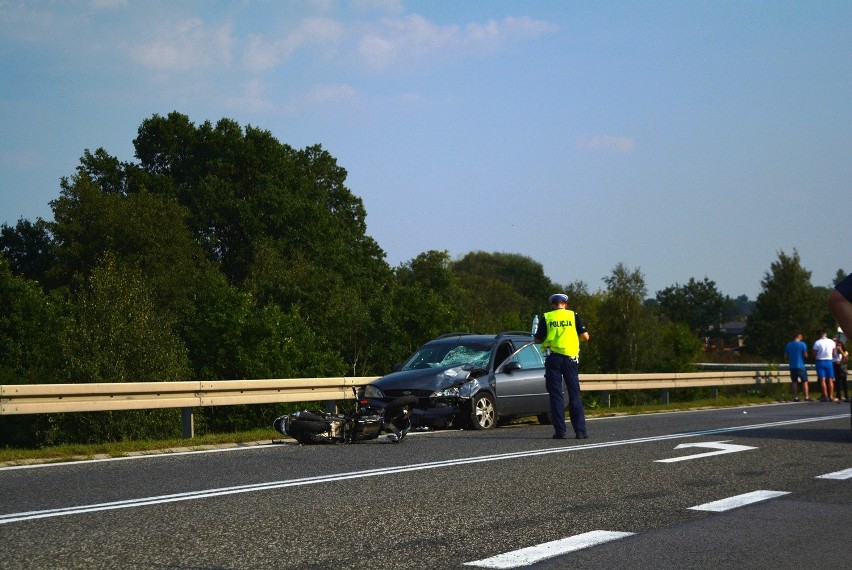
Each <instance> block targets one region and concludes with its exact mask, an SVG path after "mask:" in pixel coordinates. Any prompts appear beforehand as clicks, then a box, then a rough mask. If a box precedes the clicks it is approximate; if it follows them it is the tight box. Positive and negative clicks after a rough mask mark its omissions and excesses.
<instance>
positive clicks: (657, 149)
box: [0, 0, 852, 299]
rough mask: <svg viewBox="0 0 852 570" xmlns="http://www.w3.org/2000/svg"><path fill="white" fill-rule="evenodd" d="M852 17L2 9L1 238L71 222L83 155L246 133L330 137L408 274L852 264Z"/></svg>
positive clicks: (353, 7)
mask: <svg viewBox="0 0 852 570" xmlns="http://www.w3.org/2000/svg"><path fill="white" fill-rule="evenodd" d="M850 38H852V2H848V1H845V0H840V1H807V2H788V1H783V0H775V1H748V0H738V1H724V0H722V1H712V2H705V1H698V0H696V1H676V2H667V1H659V0H653V1H645V2H631V1H622V2H605V1H603V2H591V1H571V0H563V1H536V0H525V1H495V0H490V1H478V0H468V1H463V2H461V1H460V2H446V1H423V2H414V1H398V0H353V1H344V0H317V1H298V2H297V1H282V2H273V1H254V2H224V1H182V2H180V1H179V2H171V1H162V2H161V1H157V0H148V1H135V0H126V1H123V0H77V1H75V0H70V1H64V2H46V1H44V2H39V1H24V2H17V1H9V0H0V198H2V199H0V223H6V224H8V225H14V224H15V223H16V222H17V220H18V219H20V218H24V219H28V220H35V219H36V218H38V217H42V218H45V219H52V212H51V210H50V206H49V202H50V201H51V200H53V199H55V198H56V197H57V196H58V195H59V180H60V178H61V177H62V176H69V175H71V174H73V173H74V169H75V167H76V166H77V164H78V162H79V158H80V157H81V156H82V155H83V152H84V150H85V149H90V150H94V149H96V148H99V147H103V148H104V149H105V150H106V151H107V152H108V153H110V154H112V155H114V156H117V157H118V158H119V159H121V160H126V161H131V160H134V157H133V146H132V140H133V138H134V137H135V136H136V131H137V129H138V127H139V125H140V124H141V123H142V121H143V120H144V119H146V118H148V117H150V116H152V115H154V114H160V115H165V114H168V113H169V112H171V111H178V112H180V113H183V114H185V115H188V116H189V117H190V119H191V120H192V121H193V122H195V123H196V124H200V123H202V122H204V121H206V120H210V121H212V122H214V123H215V122H216V121H217V120H218V119H221V118H223V117H224V118H229V119H233V120H235V121H237V122H238V123H240V124H241V125H243V126H246V125H253V126H256V127H260V128H263V129H267V130H269V131H270V132H271V133H272V134H273V135H274V136H275V137H276V138H277V139H278V140H279V141H281V142H282V143H286V144H289V145H291V146H293V147H296V148H304V147H306V146H309V145H314V144H321V145H322V146H323V148H325V149H326V150H327V151H329V152H330V153H331V154H332V155H333V156H335V157H336V158H337V160H338V164H339V165H340V166H342V167H343V168H345V169H346V170H347V172H348V178H347V186H348V187H349V188H350V190H351V191H352V192H353V193H354V194H356V195H358V196H360V197H361V198H362V199H363V200H364V204H365V206H366V208H367V214H368V216H367V226H368V233H369V234H370V235H371V236H372V237H373V238H375V239H376V241H377V242H378V243H379V245H380V246H381V247H382V248H383V249H384V250H385V252H386V253H387V261H388V263H390V264H391V265H392V266H396V265H398V264H400V263H403V262H406V261H408V260H410V259H412V258H414V257H416V256H417V255H418V254H419V253H421V252H424V251H427V250H431V249H436V250H447V251H449V252H450V254H451V255H452V256H453V257H454V258H456V257H459V256H462V255H464V254H466V253H468V252H470V251H486V252H507V253H518V254H522V255H527V256H529V257H531V258H533V259H535V260H537V261H539V262H541V263H542V264H543V266H544V269H545V273H546V274H547V275H548V276H549V277H550V278H551V279H553V280H554V281H557V282H560V283H569V282H574V281H578V280H581V281H585V282H586V283H588V285H589V287H590V289H591V290H597V289H600V288H603V287H604V283H603V281H602V278H603V277H605V276H607V275H609V274H610V273H611V271H612V269H613V268H614V267H615V266H616V264H617V263H619V262H621V263H624V264H625V265H626V266H627V267H628V268H631V269H633V268H639V269H640V270H641V271H642V273H643V274H644V275H645V280H646V284H647V286H648V293H649V295H650V296H653V295H654V293H655V292H656V291H658V290H660V289H663V288H665V287H668V286H671V285H674V284H676V283H679V284H683V283H686V282H687V281H688V280H689V279H690V278H691V277H694V278H696V279H698V280H701V279H703V278H704V277H708V278H709V279H712V280H713V281H715V282H716V284H717V286H718V287H719V289H720V290H721V292H722V293H724V294H726V295H730V296H732V297H736V296H739V295H742V294H745V295H748V296H749V297H750V298H752V299H754V298H755V297H756V296H757V294H758V293H759V292H760V288H761V286H760V282H761V279H762V278H763V277H764V274H765V273H766V272H767V271H768V270H769V267H770V264H771V263H772V262H773V261H775V260H776V259H777V258H778V252H779V251H784V252H786V253H788V254H792V252H793V250H794V249H795V250H797V251H798V252H799V255H800V257H801V261H802V264H803V266H804V267H805V268H807V269H809V270H810V271H812V272H813V275H812V282H813V283H814V284H815V285H825V286H828V285H830V283H831V281H832V279H833V277H834V275H835V273H836V271H837V270H838V269H841V268H842V269H845V270H847V271H850V270H852V255H850V247H849V244H850V224H849V220H850V216H849V207H850V202H852V189H851V188H850V180H852V160H850V150H852V113H850V110H851V109H850V107H852V103H850V102H852V53H850V51H852V50H850V47H852V41H850Z"/></svg>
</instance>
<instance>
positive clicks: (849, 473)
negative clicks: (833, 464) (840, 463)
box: [816, 469, 852, 481]
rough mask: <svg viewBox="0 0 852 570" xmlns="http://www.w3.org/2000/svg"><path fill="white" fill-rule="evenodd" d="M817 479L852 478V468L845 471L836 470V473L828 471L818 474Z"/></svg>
mask: <svg viewBox="0 0 852 570" xmlns="http://www.w3.org/2000/svg"><path fill="white" fill-rule="evenodd" d="M816 478H817V479H839V480H841V481H842V480H844V479H852V469H844V470H843V471H835V472H834V473H826V474H825V475H818V476H817V477H816Z"/></svg>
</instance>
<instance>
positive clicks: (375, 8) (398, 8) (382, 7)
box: [352, 0, 405, 14]
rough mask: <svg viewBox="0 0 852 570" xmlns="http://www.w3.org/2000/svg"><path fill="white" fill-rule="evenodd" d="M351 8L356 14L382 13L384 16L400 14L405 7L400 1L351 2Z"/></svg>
mask: <svg viewBox="0 0 852 570" xmlns="http://www.w3.org/2000/svg"><path fill="white" fill-rule="evenodd" d="M352 8H354V9H355V11H356V12H382V13H385V14H402V13H403V12H405V6H403V5H402V2H401V1H400V0H352Z"/></svg>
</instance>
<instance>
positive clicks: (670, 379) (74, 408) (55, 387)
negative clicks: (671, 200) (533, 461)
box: [0, 369, 780, 438]
mask: <svg viewBox="0 0 852 570" xmlns="http://www.w3.org/2000/svg"><path fill="white" fill-rule="evenodd" d="M779 375H780V373H779V371H778V370H766V369H763V370H749V371H734V372H731V371H717V372H691V373H672V374H582V375H581V376H580V383H581V385H582V388H583V390H585V391H607V392H608V391H611V390H644V389H661V390H663V400H664V401H668V390H669V389H670V388H694V387H701V386H731V385H748V384H755V385H760V384H769V383H776V382H778V381H779V380H780V378H779ZM377 378H379V377H378V376H362V377H348V378H347V377H334V378H284V379H273V380H218V381H206V382H195V381H191V382H126V383H98V384H11V385H0V416H4V415H16V414H17V415H20V414H49V413H60V412H103V411H118V410H145V409H162V408H182V409H183V430H182V431H183V435H184V437H187V438H190V437H192V436H193V424H192V408H196V407H205V406H235V405H241V404H272V403H280V402H321V401H332V402H333V401H338V400H348V399H352V398H353V395H354V391H353V389H355V390H357V389H358V388H359V387H361V386H364V385H366V384H369V383H370V382H372V381H373V380H376V379H377Z"/></svg>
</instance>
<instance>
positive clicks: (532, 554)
mask: <svg viewBox="0 0 852 570" xmlns="http://www.w3.org/2000/svg"><path fill="white" fill-rule="evenodd" d="M631 535H633V533H632V532H616V531H609V530H593V531H591V532H586V533H583V534H578V535H577V536H570V537H568V538H563V539H560V540H553V541H551V542H545V543H542V544H538V545H536V546H529V547H527V548H521V549H520V550H515V551H512V552H506V553H503V554H498V555H497V556H492V557H491V558H483V559H482V560H476V561H474V562H466V563H465V566H478V567H480V568H518V567H520V566H529V565H530V564H535V563H536V562H541V561H542V560H547V559H548V558H554V557H556V556H561V555H562V554H567V553H569V552H574V551H575V550H581V549H583V548H589V547H590V546H595V545H597V544H603V543H604V542H609V541H611V540H618V539H619V538H624V537H626V536H631Z"/></svg>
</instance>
